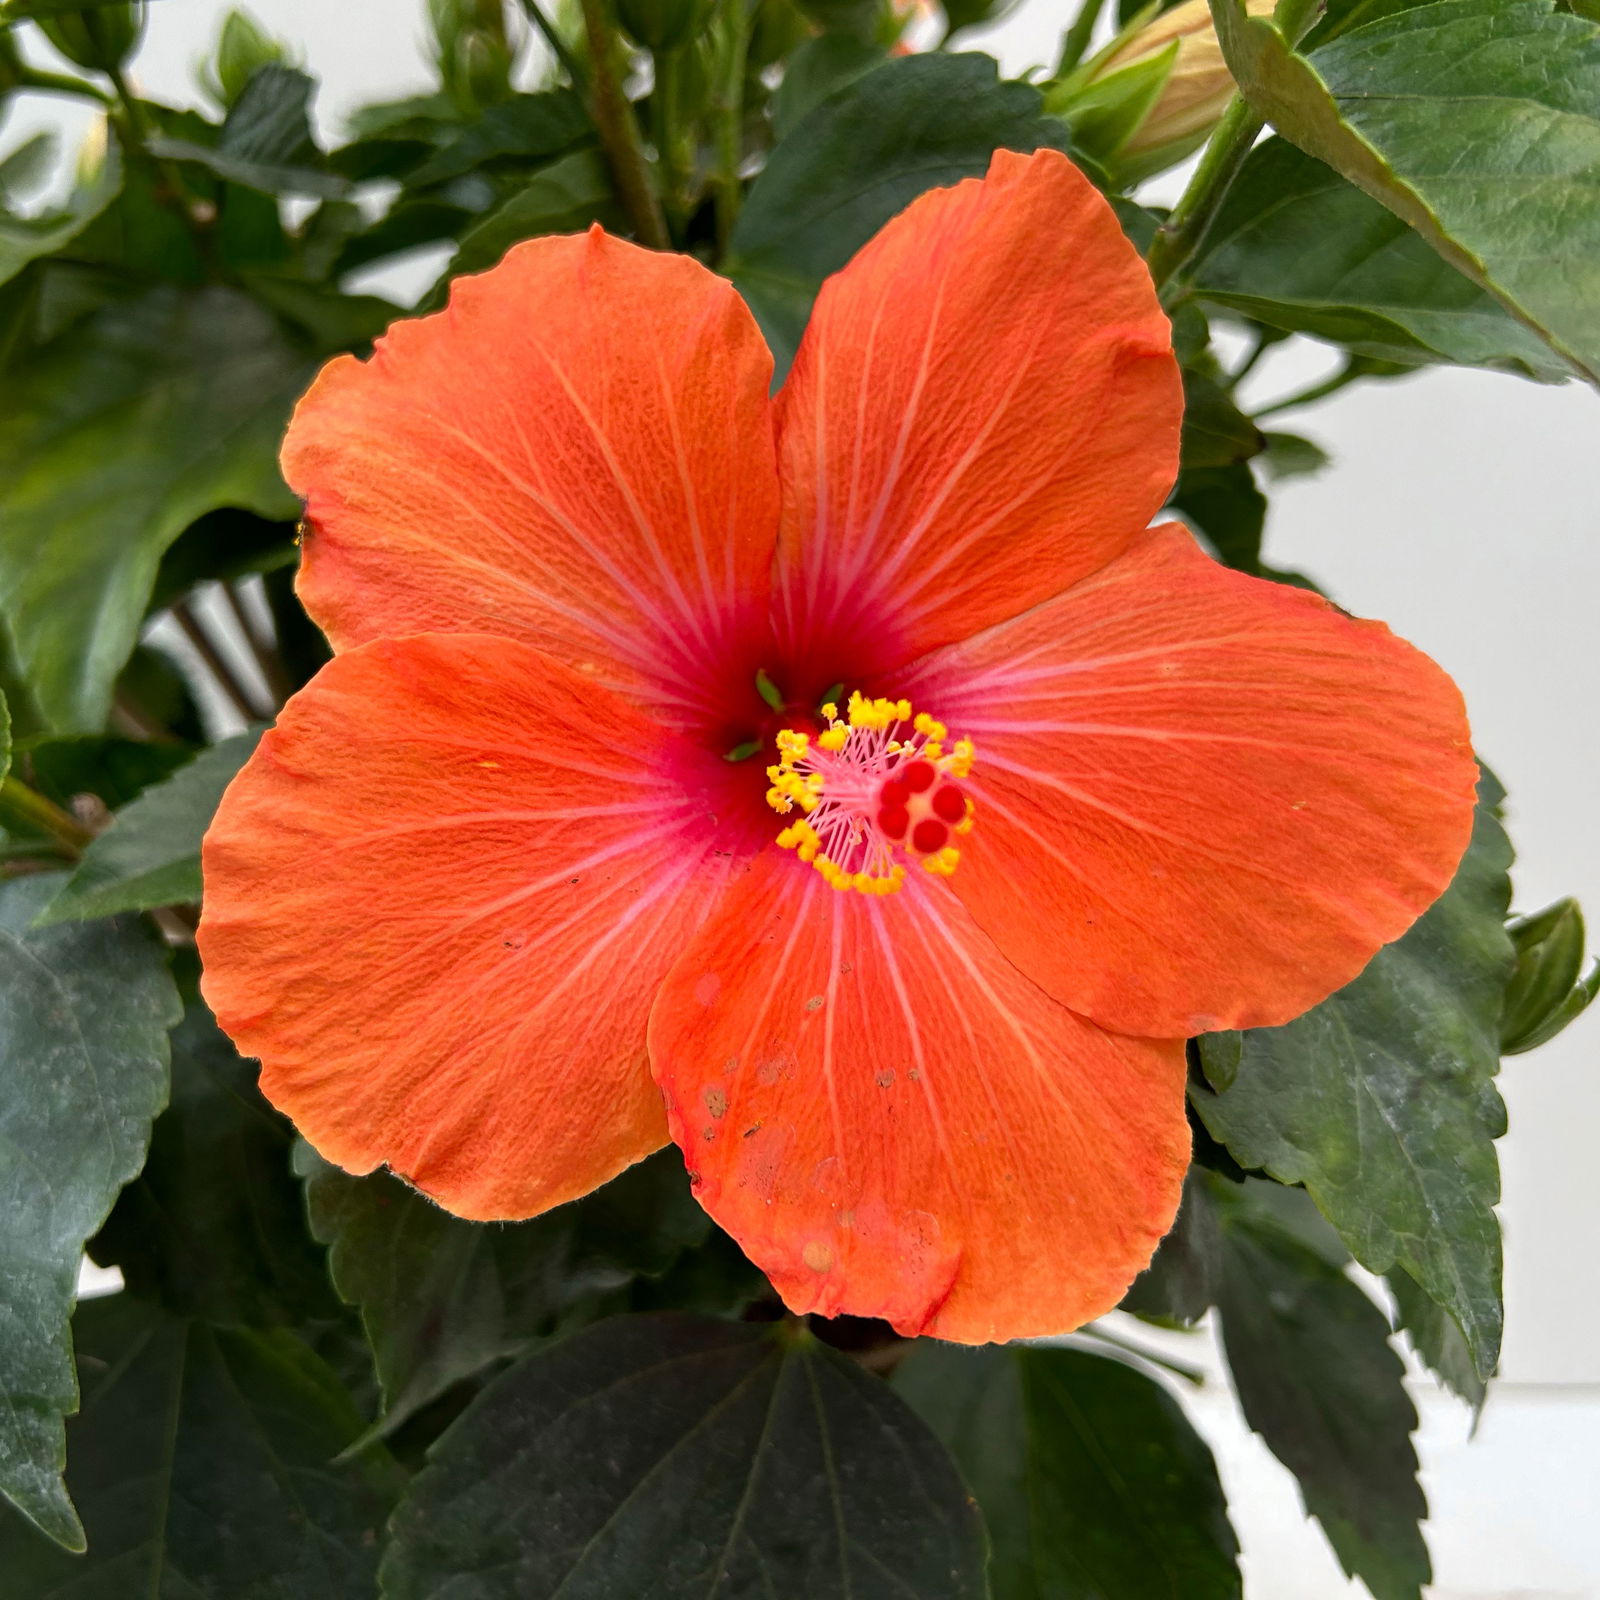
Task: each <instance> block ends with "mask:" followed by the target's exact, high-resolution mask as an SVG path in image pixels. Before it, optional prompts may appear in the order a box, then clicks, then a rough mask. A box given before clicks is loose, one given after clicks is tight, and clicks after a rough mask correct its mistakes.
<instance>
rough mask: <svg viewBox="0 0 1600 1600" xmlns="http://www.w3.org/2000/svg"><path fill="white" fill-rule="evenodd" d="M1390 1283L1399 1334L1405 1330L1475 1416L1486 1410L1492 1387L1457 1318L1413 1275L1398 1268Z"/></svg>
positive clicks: (1410, 1341) (1427, 1363)
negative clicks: (1480, 1372) (1474, 1360)
mask: <svg viewBox="0 0 1600 1600" xmlns="http://www.w3.org/2000/svg"><path fill="white" fill-rule="evenodd" d="M1387 1281H1388V1284H1389V1288H1390V1291H1391V1292H1392V1293H1393V1295H1394V1301H1395V1315H1394V1326H1395V1331H1396V1332H1400V1331H1402V1330H1403V1331H1404V1333H1405V1336H1406V1341H1407V1343H1408V1344H1410V1346H1411V1348H1412V1349H1413V1350H1415V1351H1416V1353H1417V1355H1418V1357H1419V1359H1420V1360H1421V1361H1422V1362H1423V1364H1424V1365H1425V1366H1426V1367H1427V1368H1428V1369H1429V1370H1430V1371H1431V1372H1432V1373H1433V1374H1434V1376H1435V1377H1436V1378H1438V1380H1439V1381H1440V1382H1441V1383H1442V1384H1443V1385H1444V1386H1445V1387H1446V1388H1447V1389H1450V1390H1452V1391H1453V1392H1454V1393H1455V1394H1457V1395H1459V1396H1460V1398H1461V1399H1463V1400H1465V1401H1466V1403H1467V1404H1468V1405H1469V1406H1471V1407H1472V1409H1473V1411H1474V1412H1475V1413H1476V1412H1480V1411H1482V1410H1483V1402H1484V1400H1485V1399H1486V1398H1487V1396H1488V1393H1489V1386H1488V1384H1487V1383H1485V1382H1484V1380H1483V1379H1482V1378H1480V1377H1479V1376H1478V1373H1477V1369H1476V1368H1475V1367H1474V1366H1473V1364H1472V1352H1471V1351H1470V1350H1469V1349H1468V1348H1467V1341H1466V1339H1465V1337H1464V1336H1463V1335H1462V1332H1461V1329H1460V1328H1459V1327H1458V1326H1457V1324H1456V1319H1455V1318H1454V1317H1452V1316H1451V1315H1450V1313H1449V1312H1448V1311H1445V1310H1443V1309H1442V1308H1441V1307H1439V1306H1438V1305H1436V1304H1435V1303H1434V1301H1433V1300H1432V1299H1431V1297H1430V1296H1429V1295H1428V1294H1427V1293H1426V1292H1425V1291H1424V1290H1422V1289H1421V1288H1419V1287H1418V1286H1417V1282H1416V1280H1415V1279H1414V1278H1413V1277H1412V1276H1411V1274H1410V1273H1409V1272H1403V1271H1401V1270H1399V1269H1398V1268H1397V1269H1396V1270H1395V1271H1393V1272H1391V1273H1390V1274H1389V1275H1388V1279H1387Z"/></svg>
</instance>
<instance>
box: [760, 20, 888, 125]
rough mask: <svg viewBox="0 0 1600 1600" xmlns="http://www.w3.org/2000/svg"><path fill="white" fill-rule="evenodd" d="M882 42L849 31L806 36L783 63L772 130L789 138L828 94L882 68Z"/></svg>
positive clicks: (774, 101)
mask: <svg viewBox="0 0 1600 1600" xmlns="http://www.w3.org/2000/svg"><path fill="white" fill-rule="evenodd" d="M883 61H884V52H883V48H882V46H881V45H876V44H869V43H868V42H867V41H866V40H865V39H855V38H852V37H851V36H850V35H849V34H848V33H823V34H818V35H817V37H816V38H814V39H807V40H806V42H805V43H804V44H803V45H801V46H800V48H799V49H798V50H796V51H795V52H794V54H793V55H792V56H790V57H789V59H788V60H787V61H785V62H784V64H783V82H782V83H780V84H779V85H778V90H777V93H776V94H774V95H773V97H772V111H771V115H772V132H773V134H774V136H775V137H776V138H779V139H787V138H788V137H789V135H790V134H791V133H793V132H794V130H795V127H796V125H797V124H798V123H799V121H800V119H801V118H802V117H804V116H805V115H806V114H807V113H808V112H809V111H811V110H812V109H813V108H814V107H816V106H819V105H821V104H822V102H823V101H824V100H826V99H827V98H828V96H829V95H831V94H833V93H835V92H836V91H837V90H840V89H843V88H845V87H846V86H847V85H849V84H852V83H854V82H855V81H856V79H857V78H860V77H864V76H865V75H866V74H867V73H869V72H871V71H872V70H873V68H874V67H881V66H882V65H883Z"/></svg>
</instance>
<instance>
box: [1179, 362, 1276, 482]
mask: <svg viewBox="0 0 1600 1600" xmlns="http://www.w3.org/2000/svg"><path fill="white" fill-rule="evenodd" d="M1264 442H1265V441H1264V440H1263V439H1262V436H1261V430H1260V429H1259V428H1258V427H1257V426H1256V425H1255V423H1253V422H1252V421H1251V420H1250V419H1249V417H1247V416H1246V415H1245V414H1244V413H1243V412H1242V411H1241V410H1240V409H1239V408H1238V406H1236V405H1235V404H1234V403H1233V400H1232V399H1231V397H1230V396H1229V394H1228V391H1227V390H1226V389H1224V388H1223V387H1222V385H1221V384H1220V383H1218V382H1216V381H1215V379H1212V378H1208V377H1206V376H1205V374H1204V373H1200V372H1194V371H1191V370H1190V369H1189V368H1187V367H1186V368H1185V369H1184V372H1183V453H1182V463H1183V466H1184V467H1185V468H1190V467H1196V468H1209V467H1231V466H1235V465H1237V464H1238V463H1239V462H1241V461H1248V460H1249V459H1250V457H1251V456H1256V455H1260V453H1261V449H1262V445H1263V444H1264Z"/></svg>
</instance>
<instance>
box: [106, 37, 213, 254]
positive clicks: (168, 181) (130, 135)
mask: <svg viewBox="0 0 1600 1600" xmlns="http://www.w3.org/2000/svg"><path fill="white" fill-rule="evenodd" d="M105 70H106V76H107V77H108V78H110V80H111V87H112V88H113V89H115V90H116V92H117V103H118V105H119V106H120V108H121V111H122V121H123V124H124V126H123V129H122V135H123V137H122V142H123V146H124V148H126V149H127V151H128V152H129V154H130V155H133V156H135V157H136V158H138V159H140V160H144V161H148V162H149V163H150V165H151V166H152V167H153V168H154V169H155V171H156V175H157V176H158V177H159V178H160V180H161V182H160V184H159V185H158V186H157V187H158V189H160V190H163V191H164V196H163V197H164V198H165V199H166V200H167V201H168V203H169V204H171V205H172V206H174V207H175V208H176V209H177V210H178V212H179V213H180V214H181V215H182V217H183V220H184V221H185V222H186V223H187V224H188V225H189V228H190V230H191V231H192V232H193V233H194V235H195V237H196V238H197V239H198V240H199V241H200V246H201V251H202V254H205V255H207V256H209V254H210V239H209V237H208V236H207V234H206V232H205V229H204V228H203V227H201V225H200V221H199V219H198V218H197V217H196V216H195V213H194V209H193V207H192V206H191V205H190V203H189V202H190V196H189V191H188V187H187V185H186V184H185V183H184V181H183V174H182V173H181V172H179V171H178V168H177V166H176V165H175V164H174V163H173V162H171V161H169V160H167V159H166V158H165V157H164V156H158V155H157V154H156V153H155V152H154V151H153V150H152V149H151V148H150V121H149V119H148V118H147V117H146V116H145V114H144V107H143V106H142V105H141V104H140V103H139V97H138V96H137V95H136V94H135V93H134V92H133V90H132V89H131V88H130V87H129V86H128V80H127V78H126V77H125V76H124V75H123V71H122V68H121V67H107V68H106V69H105Z"/></svg>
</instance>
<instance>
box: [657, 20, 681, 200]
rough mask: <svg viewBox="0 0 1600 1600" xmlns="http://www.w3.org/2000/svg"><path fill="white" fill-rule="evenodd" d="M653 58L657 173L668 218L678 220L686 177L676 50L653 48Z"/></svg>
mask: <svg viewBox="0 0 1600 1600" xmlns="http://www.w3.org/2000/svg"><path fill="white" fill-rule="evenodd" d="M654 61H655V69H656V81H655V88H654V89H652V90H651V92H650V120H651V126H652V137H653V138H654V139H655V145H656V164H657V169H658V170H659V172H660V174H661V193H662V197H663V205H664V207H665V209H666V211H667V214H668V219H669V221H670V220H672V219H673V218H677V219H678V220H680V221H681V220H682V219H681V213H682V211H683V194H684V189H685V186H686V182H687V177H686V172H685V164H684V162H683V161H682V160H681V159H680V157H681V155H682V153H683V139H682V135H681V133H680V131H679V126H678V120H679V109H680V100H681V98H682V96H681V88H682V82H681V79H682V75H681V73H680V72H679V70H678V64H679V52H678V51H677V50H662V51H659V52H656V53H655V55H654Z"/></svg>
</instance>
